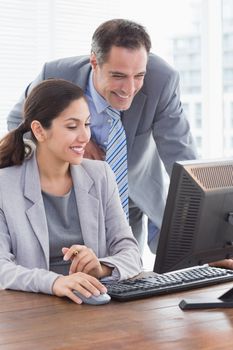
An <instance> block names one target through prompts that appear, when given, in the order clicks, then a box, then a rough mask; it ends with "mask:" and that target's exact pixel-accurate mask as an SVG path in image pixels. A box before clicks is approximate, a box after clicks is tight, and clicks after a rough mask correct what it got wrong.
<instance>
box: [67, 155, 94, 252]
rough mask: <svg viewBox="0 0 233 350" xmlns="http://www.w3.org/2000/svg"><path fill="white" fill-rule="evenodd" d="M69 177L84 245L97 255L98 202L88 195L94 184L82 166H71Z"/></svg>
mask: <svg viewBox="0 0 233 350" xmlns="http://www.w3.org/2000/svg"><path fill="white" fill-rule="evenodd" d="M83 162H85V160H84V161H83ZM71 175H72V179H73V184H74V190H75V196H76V203H77V206H78V212H79V220H80V225H81V230H82V235H83V240H84V244H85V245H86V246H87V247H91V248H92V249H93V251H94V252H95V254H96V255H98V230H99V227H98V216H99V200H98V199H97V198H96V197H94V196H93V195H92V194H91V193H90V190H91V188H92V187H93V185H94V182H93V180H92V178H91V177H90V176H89V174H88V173H87V171H86V170H85V168H84V167H83V166H82V164H81V165H79V166H71Z"/></svg>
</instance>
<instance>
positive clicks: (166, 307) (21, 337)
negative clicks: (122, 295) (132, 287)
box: [0, 283, 233, 350]
mask: <svg viewBox="0 0 233 350" xmlns="http://www.w3.org/2000/svg"><path fill="white" fill-rule="evenodd" d="M231 287H233V286H232V283H225V284H222V285H218V286H213V287H209V288H202V289H196V290H193V291H189V292H182V293H176V294H169V295H165V296H159V297H153V298H148V299H143V300H137V301H131V302H124V303H123V302H116V301H115V302H114V301H111V302H110V304H107V305H101V306H90V305H84V304H83V305H76V304H74V303H73V302H71V301H69V300H68V299H66V298H58V297H55V296H48V295H42V294H34V293H24V292H15V291H3V290H2V291H0V300H1V303H0V349H4V350H12V349H14V350H16V349H23V350H26V349H36V350H38V349H43V350H50V349H59V350H60V349H63V350H70V349H73V350H77V349H78V350H79V349H95V350H100V349H101V350H103V349H106V350H109V349H116V350H121V349H122V350H128V349H143V350H146V349H156V350H167V349H172V350H183V349H184V350H189V349H190V350H196V349H198V350H199V349H211V350H212V349H221V350H225V349H232V347H233V345H232V344H233V308H232V309H231V308H229V309H209V310H195V311H182V310H181V309H180V308H179V307H178V304H179V302H180V300H181V299H183V298H188V297H204V296H206V295H207V294H208V295H210V296H211V297H218V296H220V295H221V294H222V293H224V292H225V291H226V290H228V289H229V288H231Z"/></svg>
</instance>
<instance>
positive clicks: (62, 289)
mask: <svg viewBox="0 0 233 350" xmlns="http://www.w3.org/2000/svg"><path fill="white" fill-rule="evenodd" d="M73 290H77V291H78V292H80V293H81V294H83V295H84V296H85V297H87V298H88V297H90V296H91V295H95V296H98V295H100V293H106V292H107V289H106V287H105V286H104V285H103V284H102V283H100V281H98V280H97V279H96V278H95V277H92V276H90V275H87V274H85V273H83V272H77V273H73V274H72V275H69V276H59V277H58V278H57V279H56V280H55V282H54V284H53V288H52V291H53V294H54V295H56V296H58V297H64V296H66V297H68V298H70V299H71V300H73V301H74V302H75V303H77V304H81V303H82V300H81V299H80V298H79V297H78V296H77V295H75V294H74V293H73Z"/></svg>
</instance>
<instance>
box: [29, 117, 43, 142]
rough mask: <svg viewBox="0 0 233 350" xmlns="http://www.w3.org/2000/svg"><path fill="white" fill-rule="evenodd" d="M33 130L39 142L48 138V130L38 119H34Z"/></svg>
mask: <svg viewBox="0 0 233 350" xmlns="http://www.w3.org/2000/svg"><path fill="white" fill-rule="evenodd" d="M31 130H32V132H33V134H34V136H35V138H36V139H37V141H38V142H43V141H44V140H45V139H46V131H45V129H44V128H43V126H42V125H41V123H40V122H39V121H38V120H33V122H32V123H31Z"/></svg>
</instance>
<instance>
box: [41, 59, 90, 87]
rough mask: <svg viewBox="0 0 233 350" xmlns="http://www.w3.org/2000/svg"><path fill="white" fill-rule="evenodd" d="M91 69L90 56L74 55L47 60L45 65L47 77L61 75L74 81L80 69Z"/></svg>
mask: <svg viewBox="0 0 233 350" xmlns="http://www.w3.org/2000/svg"><path fill="white" fill-rule="evenodd" d="M89 69H90V57H89V56H73V57H65V58H60V59H56V60H53V61H50V62H46V63H45V66H44V74H45V78H49V77H59V78H64V79H68V80H71V81H72V78H73V77H74V74H77V71H78V70H85V71H88V70H89Z"/></svg>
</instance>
